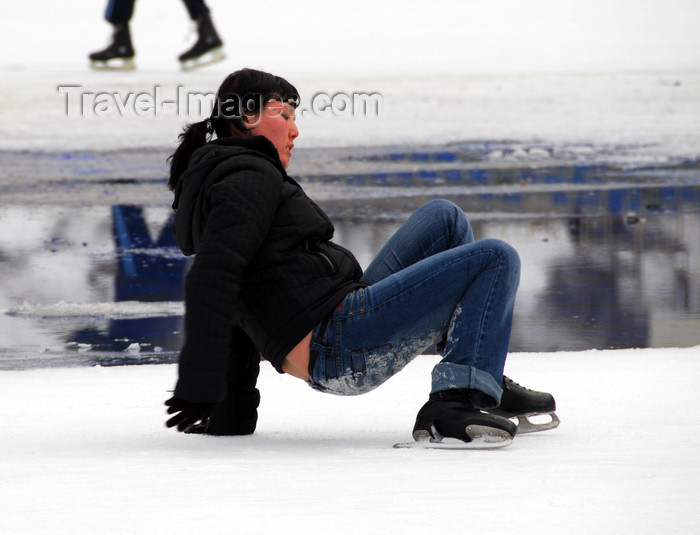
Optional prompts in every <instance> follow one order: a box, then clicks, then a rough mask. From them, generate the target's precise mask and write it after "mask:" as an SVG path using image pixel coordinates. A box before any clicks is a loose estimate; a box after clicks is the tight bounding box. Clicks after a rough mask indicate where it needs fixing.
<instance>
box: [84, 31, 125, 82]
mask: <svg viewBox="0 0 700 535" xmlns="http://www.w3.org/2000/svg"><path fill="white" fill-rule="evenodd" d="M89 57H90V66H91V67H92V68H93V69H98V70H122V71H130V70H133V69H134V68H135V65H134V47H133V46H131V33H130V32H129V25H128V24H121V25H115V26H114V33H113V34H112V42H111V43H110V44H109V45H108V46H107V48H105V49H104V50H100V51H98V52H93V53H92V54H90V56H89Z"/></svg>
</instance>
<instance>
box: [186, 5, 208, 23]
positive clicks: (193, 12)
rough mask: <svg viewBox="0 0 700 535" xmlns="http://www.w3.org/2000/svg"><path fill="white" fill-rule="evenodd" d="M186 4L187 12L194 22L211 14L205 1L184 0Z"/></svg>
mask: <svg viewBox="0 0 700 535" xmlns="http://www.w3.org/2000/svg"><path fill="white" fill-rule="evenodd" d="M183 1H184V2H185V7H186V8H187V12H188V13H189V14H190V18H191V19H192V20H197V19H198V18H199V17H201V16H202V15H206V14H208V13H209V8H208V7H207V5H206V4H205V3H204V0H183Z"/></svg>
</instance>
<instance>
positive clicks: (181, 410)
mask: <svg viewBox="0 0 700 535" xmlns="http://www.w3.org/2000/svg"><path fill="white" fill-rule="evenodd" d="M165 404H166V405H167V406H168V414H174V415H175V416H173V417H172V418H170V419H169V420H168V421H167V422H165V425H166V426H168V427H174V426H177V430H178V431H184V432H185V433H187V432H188V431H189V430H190V429H191V428H193V427H195V426H203V427H206V425H207V424H208V423H209V418H210V417H211V414H212V412H214V407H215V406H216V403H193V402H192V401H186V400H184V399H180V398H178V397H175V396H173V397H171V398H170V399H169V400H168V401H166V402H165Z"/></svg>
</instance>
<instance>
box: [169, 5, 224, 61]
mask: <svg viewBox="0 0 700 535" xmlns="http://www.w3.org/2000/svg"><path fill="white" fill-rule="evenodd" d="M184 2H185V6H186V7H187V11H188V12H189V14H190V17H191V18H192V20H193V21H195V23H196V24H197V42H196V43H195V44H194V45H192V47H191V48H190V49H189V50H186V51H185V52H183V53H182V54H180V55H179V56H178V60H179V61H180V64H181V65H182V68H183V70H186V71H187V70H191V69H196V68H198V67H201V66H203V65H209V64H211V63H216V62H217V61H222V60H223V59H226V55H225V54H224V52H223V49H222V47H223V44H224V43H223V41H222V40H221V37H219V34H218V33H217V31H216V28H215V27H214V22H213V20H212V17H211V13H210V11H209V8H208V7H207V6H206V4H205V3H204V2H203V0H184Z"/></svg>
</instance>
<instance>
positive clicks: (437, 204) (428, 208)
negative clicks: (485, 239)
mask: <svg viewBox="0 0 700 535" xmlns="http://www.w3.org/2000/svg"><path fill="white" fill-rule="evenodd" d="M473 241H474V233H473V232H472V228H471V225H470V224H469V221H468V220H467V217H466V215H465V214H464V212H463V211H462V209H461V208H460V207H459V206H457V205H455V204H454V203H452V202H450V201H446V200H444V199H436V200H432V201H429V202H427V203H425V204H424V205H423V206H421V207H420V208H418V210H416V211H415V212H414V213H413V214H412V215H411V217H409V218H408V220H407V221H406V222H405V223H404V224H403V225H401V227H400V228H399V229H398V230H397V231H396V232H395V233H394V235H393V236H392V237H391V238H389V241H387V242H386V244H385V245H384V247H382V249H381V250H380V251H379V253H378V254H377V256H376V257H375V258H374V260H373V261H372V263H371V264H370V265H369V266H368V267H367V269H365V273H364V276H363V277H362V280H363V281H364V282H366V283H367V284H374V283H376V282H379V281H380V280H382V279H384V278H386V277H388V276H389V275H392V274H394V273H397V272H399V271H401V270H402V269H404V268H407V267H408V266H410V265H412V264H415V263H416V262H418V261H420V260H423V259H424V258H428V257H429V256H432V255H434V254H436V253H440V252H442V251H447V250H448V249H452V248H454V247H456V246H458V245H464V244H467V243H471V242H473Z"/></svg>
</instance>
